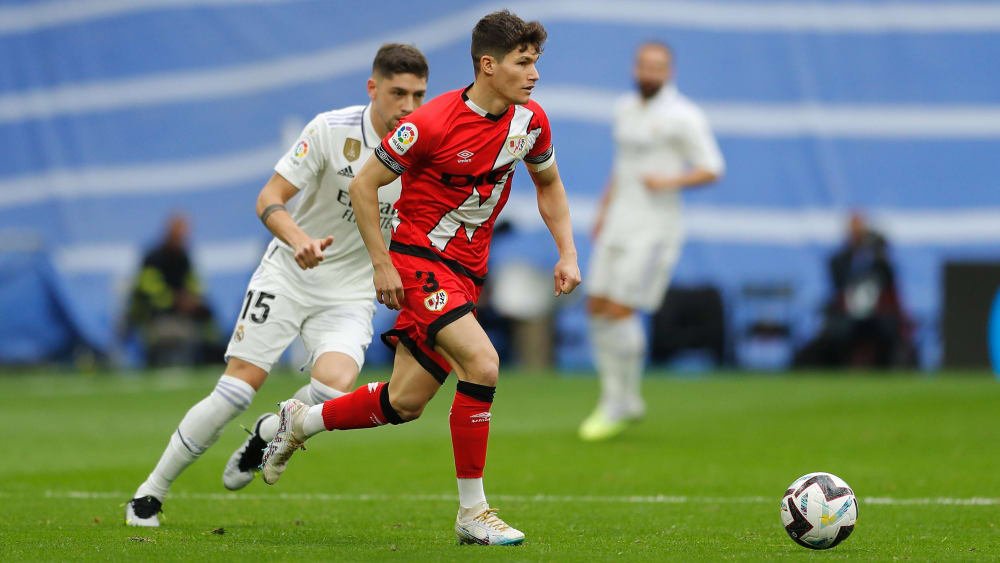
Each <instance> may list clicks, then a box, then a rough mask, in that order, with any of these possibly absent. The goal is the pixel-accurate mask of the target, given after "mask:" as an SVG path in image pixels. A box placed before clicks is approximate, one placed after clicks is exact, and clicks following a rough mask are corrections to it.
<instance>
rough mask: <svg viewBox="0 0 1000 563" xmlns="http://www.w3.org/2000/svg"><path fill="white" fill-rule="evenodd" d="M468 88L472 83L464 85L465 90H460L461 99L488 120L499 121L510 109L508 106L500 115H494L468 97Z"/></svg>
mask: <svg viewBox="0 0 1000 563" xmlns="http://www.w3.org/2000/svg"><path fill="white" fill-rule="evenodd" d="M469 88H472V84H469V85H468V86H466V87H465V90H462V101H463V102H465V105H466V106H468V107H469V109H471V110H472V111H474V112H476V113H478V114H479V115H481V116H483V117H485V118H486V119H489V120H490V121H500V119H501V118H503V116H505V115H507V113H508V112H509V111H510V108H509V107H508V108H507V111H505V112H503V113H502V114H500V115H496V114H494V113H490V112H488V111H486V110H484V109H483V108H481V107H479V106H477V105H476V102H473V101H472V100H470V99H469V95H468V94H467V93H466V92H468V91H469Z"/></svg>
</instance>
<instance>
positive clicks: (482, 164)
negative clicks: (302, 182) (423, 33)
mask: <svg viewBox="0 0 1000 563" xmlns="http://www.w3.org/2000/svg"><path fill="white" fill-rule="evenodd" d="M467 90H468V88H465V89H464V90H454V91H451V92H448V93H445V94H442V95H440V96H438V97H436V98H434V99H433V100H431V101H430V102H428V103H426V104H424V105H423V106H421V107H420V108H418V109H417V110H416V111H414V112H413V113H411V114H410V115H408V116H407V117H405V118H403V119H402V120H401V121H400V123H399V125H398V126H397V127H396V129H395V130H393V131H392V132H391V133H389V134H388V135H387V136H386V137H385V138H384V139H383V140H382V143H381V145H379V146H378V147H376V149H375V156H376V157H377V158H378V159H379V161H381V162H382V164H384V165H385V166H386V167H388V168H389V169H390V170H392V171H393V172H396V173H397V174H400V175H401V176H402V189H401V192H400V197H399V201H397V202H396V209H397V210H398V212H399V214H398V221H399V222H398V224H397V225H396V226H395V228H394V229H393V233H392V245H391V246H390V249H392V250H394V251H399V252H406V251H407V250H409V252H406V253H410V254H413V253H419V254H425V255H426V252H427V251H428V250H430V251H431V252H433V253H435V254H437V255H438V256H440V257H441V258H444V259H447V260H450V261H455V262H457V263H458V264H460V265H461V266H462V267H463V268H464V269H465V270H467V273H469V274H471V275H473V276H479V277H481V276H485V274H486V262H487V258H488V256H489V244H490V239H491V238H492V234H493V224H494V222H495V221H496V218H497V215H498V214H499V213H500V210H501V209H503V206H504V204H506V202H507V197H508V195H509V193H510V185H511V179H512V177H513V174H514V167H515V166H516V165H517V163H518V161H521V160H523V161H524V162H525V165H527V166H529V167H531V168H532V169H533V170H536V171H540V170H544V169H545V168H548V167H549V166H551V164H552V163H553V162H555V158H554V154H553V149H552V142H551V138H552V137H551V132H550V131H549V120H548V118H547V117H546V116H545V112H544V111H542V108H541V106H539V105H538V104H537V103H536V102H535V101H533V100H532V101H529V102H528V103H527V104H524V105H513V106H510V107H509V108H507V111H506V112H504V113H503V114H502V115H493V114H491V113H488V112H486V111H485V110H483V109H482V108H480V107H479V106H477V105H476V104H475V103H473V102H472V101H471V100H470V99H469V98H468V96H467V95H466V91H467Z"/></svg>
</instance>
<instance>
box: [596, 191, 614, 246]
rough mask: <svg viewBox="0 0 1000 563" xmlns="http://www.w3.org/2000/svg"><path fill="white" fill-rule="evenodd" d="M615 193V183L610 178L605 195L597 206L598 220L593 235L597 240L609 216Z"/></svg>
mask: <svg viewBox="0 0 1000 563" xmlns="http://www.w3.org/2000/svg"><path fill="white" fill-rule="evenodd" d="M614 191H615V181H614V180H613V179H611V178H608V184H607V185H606V186H604V194H603V195H601V201H600V203H598V204H597V220H595V221H594V231H593V232H592V233H591V235H592V236H593V237H594V238H595V239H596V238H597V235H599V234H601V229H603V228H604V217H606V216H607V214H608V206H609V205H610V204H611V196H612V194H614Z"/></svg>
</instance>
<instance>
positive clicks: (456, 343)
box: [434, 312, 500, 387]
mask: <svg viewBox="0 0 1000 563" xmlns="http://www.w3.org/2000/svg"><path fill="white" fill-rule="evenodd" d="M434 350H435V351H437V352H438V353H439V354H441V355H442V356H444V357H445V358H446V359H447V360H448V362H449V363H451V365H452V368H453V369H454V370H455V375H456V376H458V379H459V380H461V381H469V382H472V383H478V384H480V385H488V386H490V387H495V386H496V384H497V376H498V375H499V367H500V357H499V356H498V355H497V351H496V348H494V347H493V343H492V342H490V337H489V336H487V334H486V331H485V330H483V327H482V326H481V325H480V324H479V321H478V320H476V317H475V315H473V314H472V313H471V312H469V313H466V314H465V315H463V316H462V317H460V318H458V319H457V320H455V321H452V322H451V323H449V324H447V325H446V326H445V327H444V328H442V329H441V330H440V331H438V333H437V336H436V339H435V346H434Z"/></svg>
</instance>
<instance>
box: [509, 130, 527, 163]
mask: <svg viewBox="0 0 1000 563" xmlns="http://www.w3.org/2000/svg"><path fill="white" fill-rule="evenodd" d="M507 152H509V153H510V154H512V155H514V158H524V153H526V152H528V139H527V138H526V137H525V136H524V135H517V136H514V137H507Z"/></svg>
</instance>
